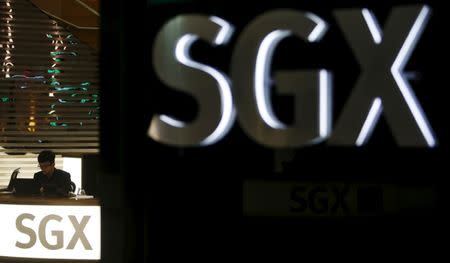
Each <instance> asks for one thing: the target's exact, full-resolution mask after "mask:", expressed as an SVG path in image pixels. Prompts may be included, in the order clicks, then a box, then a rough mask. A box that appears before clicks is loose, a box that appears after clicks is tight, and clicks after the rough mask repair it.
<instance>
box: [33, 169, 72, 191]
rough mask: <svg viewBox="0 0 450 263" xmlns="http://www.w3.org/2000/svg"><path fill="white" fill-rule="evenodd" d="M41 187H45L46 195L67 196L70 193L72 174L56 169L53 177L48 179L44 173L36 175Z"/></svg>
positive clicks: (35, 178)
mask: <svg viewBox="0 0 450 263" xmlns="http://www.w3.org/2000/svg"><path fill="white" fill-rule="evenodd" d="M34 180H36V181H37V182H38V183H39V185H40V186H41V187H44V194H47V195H60V196H67V195H68V194H69V191H70V182H71V179H70V173H68V172H65V171H63V170H59V169H55V172H54V173H53V175H52V177H50V178H48V177H47V176H46V175H45V174H44V173H43V172H42V171H40V172H37V173H35V174H34Z"/></svg>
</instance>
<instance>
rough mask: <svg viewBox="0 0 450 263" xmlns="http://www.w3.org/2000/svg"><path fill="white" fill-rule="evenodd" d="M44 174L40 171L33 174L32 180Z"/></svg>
mask: <svg viewBox="0 0 450 263" xmlns="http://www.w3.org/2000/svg"><path fill="white" fill-rule="evenodd" d="M43 175H44V173H43V172H42V171H40V172H36V173H34V178H38V177H42V176H43Z"/></svg>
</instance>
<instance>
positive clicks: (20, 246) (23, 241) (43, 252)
mask: <svg viewBox="0 0 450 263" xmlns="http://www.w3.org/2000/svg"><path fill="white" fill-rule="evenodd" d="M100 219H101V218H100V204H99V200H97V199H82V198H80V199H70V198H50V197H40V196H38V197H18V196H13V195H10V194H1V195H0V262H64V261H66V260H67V261H68V262H74V261H98V260H100V252H101V251H100V248H101V240H100V236H101V223H100V221H101V220H100Z"/></svg>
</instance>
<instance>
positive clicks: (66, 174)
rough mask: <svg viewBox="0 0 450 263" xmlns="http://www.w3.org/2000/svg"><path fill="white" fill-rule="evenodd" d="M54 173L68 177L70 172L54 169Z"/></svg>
mask: <svg viewBox="0 0 450 263" xmlns="http://www.w3.org/2000/svg"><path fill="white" fill-rule="evenodd" d="M56 173H57V174H58V175H60V176H65V177H70V173H68V172H66V171H64V170H60V169H56Z"/></svg>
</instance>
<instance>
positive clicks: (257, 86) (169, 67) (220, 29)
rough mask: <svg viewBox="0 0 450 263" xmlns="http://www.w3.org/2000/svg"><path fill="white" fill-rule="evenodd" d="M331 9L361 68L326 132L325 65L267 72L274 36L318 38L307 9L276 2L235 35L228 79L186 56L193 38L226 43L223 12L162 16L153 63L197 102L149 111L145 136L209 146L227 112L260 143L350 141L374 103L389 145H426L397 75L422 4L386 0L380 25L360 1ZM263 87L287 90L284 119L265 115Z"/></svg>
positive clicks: (430, 139) (420, 21)
mask: <svg viewBox="0 0 450 263" xmlns="http://www.w3.org/2000/svg"><path fill="white" fill-rule="evenodd" d="M334 16H335V18H336V20H337V22H338V25H339V27H340V28H341V30H342V32H343V34H344V35H345V37H346V40H347V42H348V44H349V46H350V47H351V49H352V51H353V53H354V55H355V57H356V58H357V60H358V62H359V64H360V66H361V68H362V70H361V72H362V73H361V75H360V76H359V79H358V80H357V82H356V84H355V87H354V88H353V91H352V93H351V95H350V97H349V98H348V101H347V102H346V104H345V107H344V109H343V111H342V114H341V116H339V118H338V120H337V124H336V126H335V128H334V131H333V133H331V118H332V114H331V88H332V82H331V78H330V77H331V72H330V71H328V70H326V69H308V70H294V71H280V72H277V73H276V74H275V77H274V79H271V78H270V72H271V67H270V66H271V61H272V57H273V55H274V53H275V51H276V47H277V45H278V43H279V42H280V41H281V40H282V39H284V38H286V37H288V36H293V37H297V38H300V39H302V40H304V41H306V42H318V41H320V40H321V38H322V36H323V35H324V34H325V32H326V30H327V28H328V26H327V23H326V22H325V21H323V20H322V19H321V18H320V17H318V16H317V15H314V14H312V13H308V12H299V11H296V10H290V9H280V10H272V11H269V12H266V13H264V14H262V15H260V16H258V17H256V18H255V19H254V20H253V21H251V22H250V23H249V24H248V25H247V26H246V28H245V29H244V30H243V31H242V33H241V34H240V36H239V38H238V39H237V43H236V46H235V48H234V51H233V56H232V58H231V80H232V81H230V80H229V78H228V77H227V75H225V74H224V73H223V72H220V71H219V70H217V69H215V68H213V67H211V66H209V65H205V64H202V63H200V62H197V61H195V60H193V59H192V58H191V57H190V56H189V49H190V47H191V45H192V44H193V43H194V42H195V41H198V40H199V39H201V40H203V41H206V42H208V43H210V44H211V45H225V44H227V43H228V41H229V38H230V36H231V34H232V33H233V30H232V26H231V25H230V24H229V23H228V22H227V21H225V20H223V19H221V18H218V17H207V16H203V15H179V16H177V17H175V18H173V19H171V20H170V21H168V22H167V23H166V24H165V25H164V26H163V27H162V29H161V30H160V32H159V33H158V35H157V37H156V39H155V43H154V49H153V66H154V69H155V72H156V74H157V76H158V77H159V78H160V80H161V81H162V82H163V83H164V84H165V85H167V86H169V87H171V88H173V89H176V90H178V91H181V92H184V93H188V94H190V95H192V96H193V97H195V99H196V100H197V102H198V105H199V110H198V114H197V117H196V119H195V120H194V121H192V122H189V123H187V122H184V121H182V120H179V119H177V118H176V117H174V116H168V115H165V114H158V115H155V116H153V118H152V120H151V123H150V127H149V131H148V134H149V136H150V137H151V138H153V139H154V140H156V141H158V142H161V143H165V144H169V145H177V146H201V145H210V144H213V143H215V142H217V141H218V140H220V139H221V138H223V137H224V136H225V135H226V133H227V132H228V131H229V129H230V127H231V126H232V124H233V123H234V120H235V117H236V115H237V117H238V121H239V123H240V125H241V127H242V128H243V129H244V130H245V132H246V133H247V134H248V135H249V136H250V137H251V138H252V139H254V140H255V141H257V142H258V143H261V144H263V145H266V146H268V147H297V146H301V145H306V144H311V143H317V142H321V141H323V140H326V139H328V142H329V143H330V144H333V145H358V146H360V145H364V144H365V143H366V142H367V141H368V139H369V138H370V135H371V132H372V130H373V129H374V127H375V126H376V123H377V121H378V118H379V116H380V114H381V113H382V112H383V113H384V116H385V117H386V120H387V123H388V125H389V126H390V129H391V131H392V133H393V135H394V137H395V140H396V141H397V143H398V144H399V145H401V146H419V147H434V146H436V145H437V140H436V138H435V136H434V133H433V130H432V128H431V126H430V125H429V123H428V120H427V117H426V116H425V113H424V112H423V110H422V107H421V105H420V103H419V101H418V100H417V99H416V97H415V95H414V92H413V90H412V89H411V87H410V85H409V83H408V81H407V80H406V78H405V77H404V76H403V69H404V67H405V64H406V63H407V62H408V59H409V57H410V55H411V53H412V51H413V50H414V47H415V45H416V43H417V41H418V40H419V38H420V36H421V33H422V31H423V30H424V28H425V26H426V23H427V21H428V18H429V16H430V8H429V7H427V6H422V5H421V6H416V5H414V6H402V7H396V8H393V9H392V10H391V13H390V15H389V17H388V19H387V21H386V24H385V26H384V28H383V29H382V28H380V26H379V24H378V22H377V19H376V17H375V15H374V14H373V13H372V12H371V11H370V10H368V9H345V10H337V11H335V12H334ZM230 83H232V84H233V90H232V89H231V84H230ZM273 87H276V89H277V91H278V92H280V93H285V94H290V95H292V96H294V98H295V109H294V111H295V115H294V116H295V119H294V122H293V124H291V125H286V124H285V123H283V122H281V121H280V120H279V119H278V118H277V116H276V115H275V114H274V111H273V109H272V105H271V98H270V94H271V92H270V89H271V88H273ZM236 113H237V114H236Z"/></svg>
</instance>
